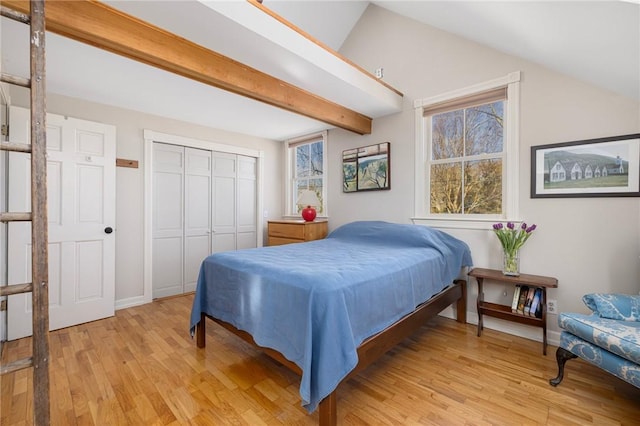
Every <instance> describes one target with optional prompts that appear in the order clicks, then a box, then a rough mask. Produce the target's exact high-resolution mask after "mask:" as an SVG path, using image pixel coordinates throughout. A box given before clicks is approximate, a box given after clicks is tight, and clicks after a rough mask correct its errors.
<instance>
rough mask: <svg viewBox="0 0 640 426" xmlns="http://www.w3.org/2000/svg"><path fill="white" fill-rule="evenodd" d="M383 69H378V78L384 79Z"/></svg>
mask: <svg viewBox="0 0 640 426" xmlns="http://www.w3.org/2000/svg"><path fill="white" fill-rule="evenodd" d="M382 71H383V70H382V67H380V68H376V78H382V77H383V72H382Z"/></svg>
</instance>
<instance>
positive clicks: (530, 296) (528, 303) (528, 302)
mask: <svg viewBox="0 0 640 426" xmlns="http://www.w3.org/2000/svg"><path fill="white" fill-rule="evenodd" d="M535 294H536V289H535V287H531V288H529V291H527V299H526V301H525V302H524V315H528V316H531V315H529V312H530V311H531V303H532V302H533V297H534V296H535ZM534 312H535V311H534Z"/></svg>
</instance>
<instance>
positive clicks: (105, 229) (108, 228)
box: [104, 226, 113, 234]
mask: <svg viewBox="0 0 640 426" xmlns="http://www.w3.org/2000/svg"><path fill="white" fill-rule="evenodd" d="M112 232H113V228H112V227H110V226H107V227H106V228H104V233H105V234H110V233H112Z"/></svg>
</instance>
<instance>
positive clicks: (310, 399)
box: [190, 221, 472, 425]
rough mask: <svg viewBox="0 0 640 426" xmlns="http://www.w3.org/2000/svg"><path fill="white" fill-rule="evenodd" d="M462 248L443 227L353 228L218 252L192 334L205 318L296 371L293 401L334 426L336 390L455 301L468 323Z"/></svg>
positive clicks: (204, 269) (204, 281)
mask: <svg viewBox="0 0 640 426" xmlns="http://www.w3.org/2000/svg"><path fill="white" fill-rule="evenodd" d="M471 264H472V260H471V253H470V251H469V247H468V246H467V245H466V244H465V243H464V242H462V241H460V240H458V239H456V238H454V237H452V236H450V235H449V234H446V233H444V232H442V231H439V230H436V229H433V228H429V227H424V226H418V225H405V224H394V223H388V222H380V221H364V222H353V223H349V224H346V225H343V226H341V227H339V228H337V229H336V230H334V231H333V232H331V233H330V234H329V235H328V236H327V238H325V239H324V240H317V241H311V242H306V243H298V244H289V245H283V246H274V247H262V248H257V249H246V250H237V251H233V252H225V253H217V254H214V255H211V256H209V257H207V258H206V259H205V260H204V261H203V262H202V266H201V268H200V275H199V278H198V283H197V288H196V294H195V297H194V302H193V307H192V310H191V325H190V331H191V334H192V335H193V334H194V333H195V334H196V341H197V346H198V347H204V346H205V325H206V319H207V318H210V319H212V320H214V321H215V322H217V323H219V324H221V325H222V326H224V327H225V328H227V329H228V330H230V331H232V332H234V333H235V334H237V335H238V336H240V337H241V338H243V339H244V340H246V341H248V342H250V343H252V344H254V345H257V346H259V347H260V348H262V349H263V350H264V351H265V352H266V353H267V354H268V355H270V356H272V357H273V358H275V359H276V360H278V361H279V362H281V363H283V364H284V365H286V366H287V367H289V368H291V369H292V370H293V371H295V372H297V373H298V374H300V375H301V381H300V389H299V392H300V397H301V399H302V404H303V406H304V407H305V408H306V409H307V410H308V411H309V412H313V411H314V410H316V409H317V408H318V406H319V407H320V408H319V411H320V413H319V414H320V424H322V425H325V424H335V423H336V420H337V416H336V397H335V389H336V387H337V386H338V384H339V383H340V382H341V381H342V380H344V379H345V378H346V377H348V376H349V375H350V374H355V373H357V372H358V371H360V370H361V369H363V368H364V367H366V365H368V364H370V363H371V362H373V361H375V359H377V358H378V357H379V356H381V355H382V354H384V353H385V352H386V351H387V350H389V349H390V348H391V347H393V346H394V345H396V344H397V343H398V342H400V341H401V340H402V339H404V338H405V337H406V336H408V335H409V334H411V333H412V332H413V331H414V330H415V329H417V328H419V327H420V326H421V325H422V324H424V322H425V321H426V320H427V319H428V318H430V317H432V316H434V315H437V314H438V313H439V312H441V311H442V310H443V309H445V308H446V307H447V306H449V305H451V304H453V303H455V304H456V314H457V319H458V321H462V322H465V319H466V317H465V313H466V281H463V280H457V277H458V276H459V275H460V274H461V271H462V269H463V268H464V267H469V266H471Z"/></svg>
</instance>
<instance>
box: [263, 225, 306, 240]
mask: <svg viewBox="0 0 640 426" xmlns="http://www.w3.org/2000/svg"><path fill="white" fill-rule="evenodd" d="M305 229H306V227H305V226H301V225H298V224H296V223H278V222H272V223H269V237H286V238H289V239H299V240H304V234H305Z"/></svg>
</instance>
